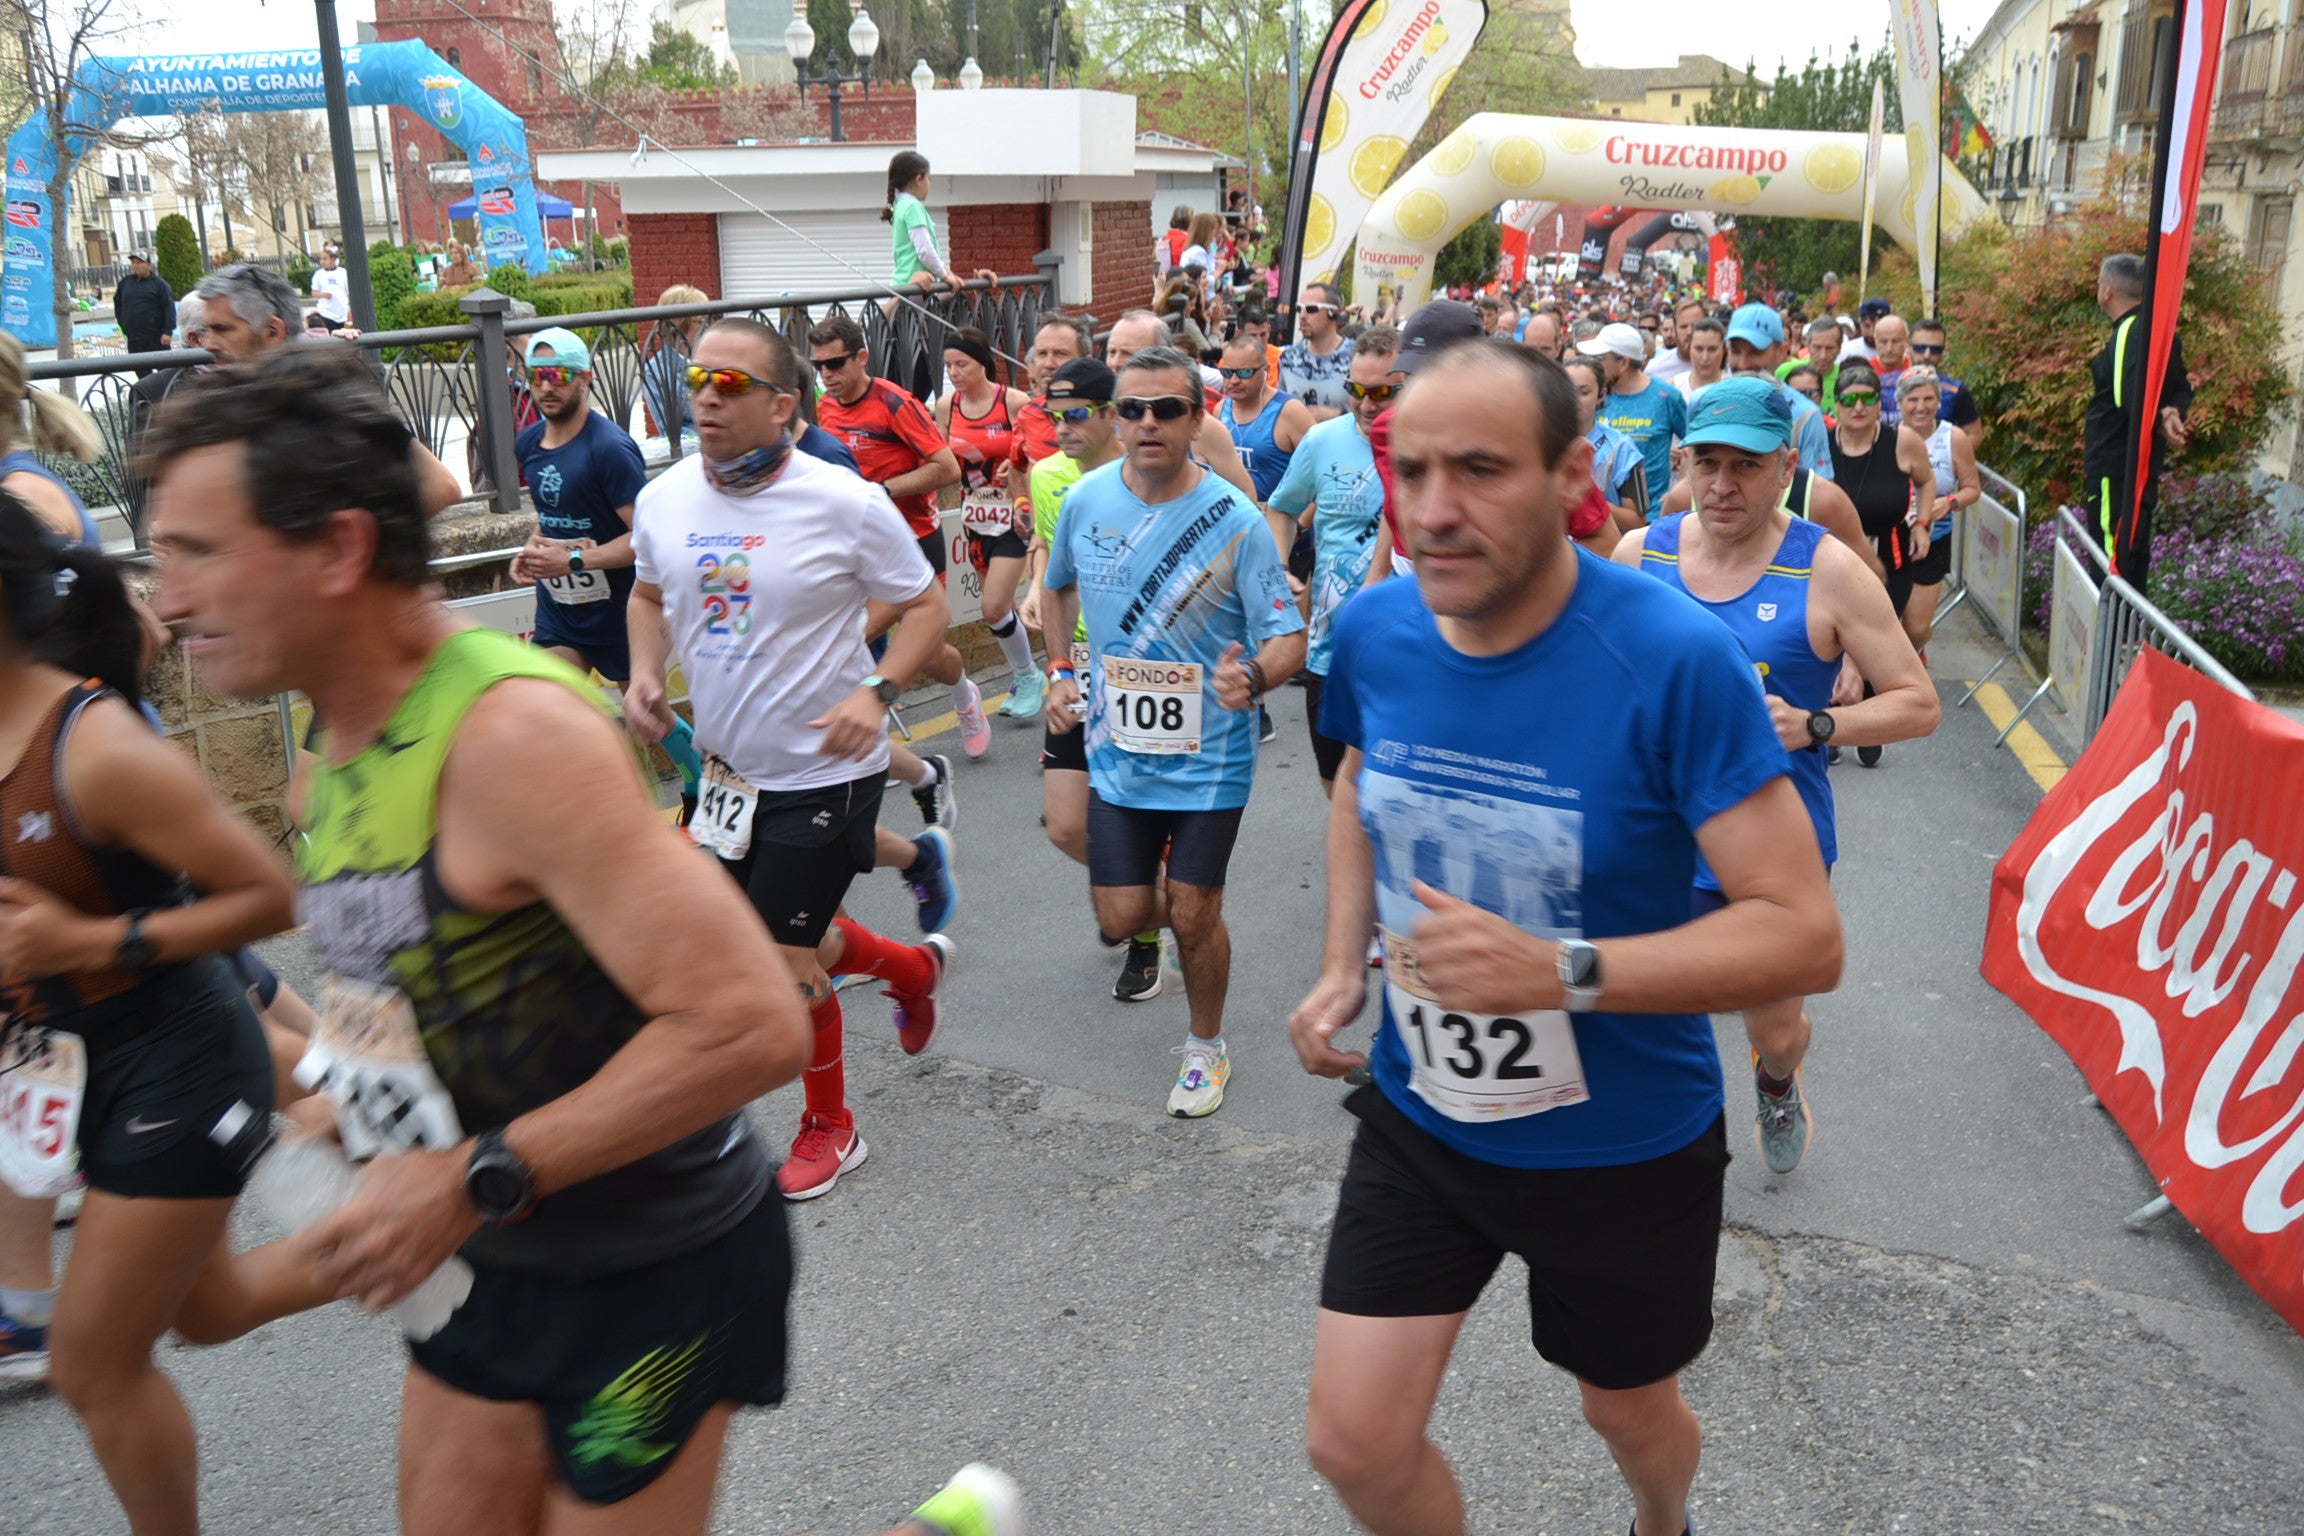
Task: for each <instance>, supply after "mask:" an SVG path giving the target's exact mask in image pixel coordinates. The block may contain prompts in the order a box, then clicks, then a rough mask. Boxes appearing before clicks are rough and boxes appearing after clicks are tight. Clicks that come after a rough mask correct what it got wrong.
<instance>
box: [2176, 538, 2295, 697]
mask: <svg viewBox="0 0 2304 1536" xmlns="http://www.w3.org/2000/svg"><path fill="white" fill-rule="evenodd" d="M2152 601H2153V602H2154V603H2156V604H2158V605H2159V607H2160V610H2161V611H2162V612H2163V613H2165V614H2167V615H2168V617H2170V618H2171V619H2174V620H2175V621H2176V622H2177V624H2179V625H2180V626H2182V627H2183V629H2184V632H2185V633H2186V634H2189V635H2190V636H2191V637H2192V638H2193V639H2195V640H2197V641H2199V642H2200V645H2201V647H2202V648H2203V649H2204V650H2206V651H2207V652H2208V654H2209V655H2211V656H2213V657H2215V658H2216V659H2217V660H2218V661H2220V662H2222V663H2224V665H2226V666H2227V667H2230V668H2231V669H2232V670H2233V671H2234V672H2236V673H2238V674H2239V675H2240V677H2242V678H2243V679H2248V680H2259V681H2282V682H2284V681H2288V680H2291V679H2295V678H2304V560H2299V559H2298V558H2297V557H2296V554H2295V552H2294V551H2293V550H2291V549H2288V548H2285V547H2283V546H2282V545H2281V544H2279V543H2277V542H2275V541H2272V540H2270V539H2253V540H2252V539H2244V538H2225V539H2204V538H2200V537H2198V536H2197V535H2194V534H2190V533H2186V532H2183V531H2181V530H2179V531H2178V532H2175V533H2171V534H2167V535H2165V536H2163V537H2160V538H2157V539H2155V540H2154V541H2153V547H2152Z"/></svg>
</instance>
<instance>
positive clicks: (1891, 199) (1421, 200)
mask: <svg viewBox="0 0 2304 1536" xmlns="http://www.w3.org/2000/svg"><path fill="white" fill-rule="evenodd" d="M1912 197H1913V189H1912V176H1911V159H1910V156H1909V153H1908V151H1907V148H1906V141H1905V139H1904V138H1903V137H1902V136H1900V135H1887V136H1884V137H1883V138H1882V140H1881V144H1880V180H1879V189H1878V196H1877V201H1876V204H1875V207H1874V211H1873V216H1874V218H1875V220H1876V221H1877V222H1878V223H1879V225H1880V227H1881V228H1883V229H1885V230H1886V231H1887V232H1888V235H1889V238H1891V239H1893V240H1894V241H1895V242H1896V243H1897V244H1899V245H1901V246H1903V247H1904V248H1905V249H1906V250H1911V249H1913V247H1914V246H1915V244H1916V238H1917V237H1916V235H1915V233H1914V231H1913V228H1912ZM1512 198H1556V199H1558V200H1559V201H1561V202H1573V203H1600V204H1618V205H1622V206H1624V207H1627V208H1644V209H1663V210H1666V211H1670V210H1673V209H1689V210H1694V209H1705V210H1709V211H1711V212H1714V213H1732V214H1735V215H1737V216H1738V217H1740V218H1770V217H1774V218H1804V219H1849V220H1858V219H1862V218H1863V217H1864V135H1863V134H1861V133H1795V132H1789V131H1786V130H1782V129H1763V128H1702V127H1692V126H1684V125H1681V124H1675V123H1631V122H1613V121H1605V122H1604V121H1598V120H1594V119H1591V118H1567V117H1516V116H1512V115H1510V114H1507V113H1502V112H1481V113H1477V114H1475V115H1474V116H1472V117H1468V118H1466V119H1465V120H1464V123H1463V125H1462V126H1461V127H1459V128H1458V129H1457V130H1456V131H1455V132H1454V133H1451V134H1450V135H1448V137H1446V138H1445V139H1442V140H1441V141H1440V143H1439V144H1438V145H1437V146H1436V147H1435V148H1434V149H1433V151H1432V152H1431V153H1430V154H1428V155H1426V156H1425V157H1424V158H1423V159H1421V160H1419V161H1417V162H1416V164H1415V165H1413V166H1411V167H1410V168H1409V169H1408V170H1407V171H1405V172H1404V173H1402V175H1401V176H1400V179H1399V180H1397V181H1395V182H1394V183H1392V185H1391V186H1389V187H1387V188H1385V189H1384V195H1383V196H1382V197H1379V198H1378V199H1377V200H1376V204H1375V206H1374V207H1372V208H1370V209H1369V210H1368V217H1367V219H1366V220H1365V221H1363V222H1362V224H1361V226H1360V236H1359V244H1358V247H1357V249H1356V253H1355V256H1354V268H1353V278H1354V291H1355V292H1357V293H1363V294H1373V293H1375V291H1376V289H1377V288H1378V286H1379V285H1382V286H1386V287H1390V288H1393V289H1395V290H1397V291H1398V293H1399V296H1400V302H1401V303H1402V304H1404V305H1415V304H1421V303H1423V302H1424V300H1425V299H1427V298H1429V297H1430V296H1431V293H1432V261H1433V258H1434V257H1436V256H1437V255H1439V253H1440V248H1441V247H1442V246H1444V245H1446V244H1447V243H1448V241H1449V239H1450V238H1451V237H1452V236H1454V235H1455V233H1456V232H1457V231H1458V230H1460V229H1462V228H1463V227H1464V226H1465V225H1467V224H1469V223H1471V222H1472V221H1473V220H1474V219H1480V218H1486V217H1487V216H1488V214H1489V211H1490V210H1491V209H1493V208H1495V207H1496V205H1497V204H1498V203H1501V202H1504V201H1506V200H1508V199H1512ZM1942 206H1943V226H1944V232H1945V233H1946V234H1951V233H1953V232H1954V231H1955V230H1958V229H1961V228H1963V227H1965V226H1966V225H1968V224H1969V223H1971V222H1973V221H1974V220H1976V219H1980V218H1983V217H1985V216H1986V214H1987V210H1986V208H1985V205H1984V199H1983V198H1982V197H1980V196H1978V195H1977V192H1976V189H1975V188H1974V187H1972V186H1970V185H1969V184H1968V180H1967V178H1966V177H1964V176H1962V175H1961V174H1960V173H1959V172H1958V171H1957V170H1955V169H1954V168H1953V166H1952V163H1951V162H1950V161H1946V162H1945V163H1944V193H1943V204H1942Z"/></svg>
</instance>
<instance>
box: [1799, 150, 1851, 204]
mask: <svg viewBox="0 0 2304 1536" xmlns="http://www.w3.org/2000/svg"><path fill="white" fill-rule="evenodd" d="M1800 174H1801V175H1802V176H1803V177H1805V178H1807V181H1808V185H1809V186H1810V188H1812V189H1813V190H1815V191H1818V192H1821V193H1823V194H1824V195H1825V196H1826V197H1836V196H1838V195H1839V194H1840V193H1842V192H1845V191H1847V190H1848V189H1849V188H1850V187H1852V186H1854V185H1856V183H1857V182H1858V181H1859V180H1861V179H1862V178H1863V175H1864V156H1863V155H1862V154H1861V153H1859V152H1858V151H1856V150H1854V149H1851V148H1849V147H1848V146H1847V145H1845V144H1819V145H1817V146H1816V147H1815V148H1814V149H1812V150H1810V151H1808V158H1807V159H1805V160H1803V161H1801V162H1800Z"/></svg>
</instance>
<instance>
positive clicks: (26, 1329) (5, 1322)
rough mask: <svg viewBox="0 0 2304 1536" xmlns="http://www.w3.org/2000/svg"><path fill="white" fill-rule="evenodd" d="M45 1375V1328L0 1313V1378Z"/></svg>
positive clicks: (33, 1378)
mask: <svg viewBox="0 0 2304 1536" xmlns="http://www.w3.org/2000/svg"><path fill="white" fill-rule="evenodd" d="M47 1379H48V1330H47V1329H45V1328H34V1327H33V1326H31V1325H30V1324H29V1323H20V1322H18V1321H16V1319H14V1318H12V1317H0V1381H46V1380H47Z"/></svg>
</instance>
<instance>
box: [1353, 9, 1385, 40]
mask: <svg viewBox="0 0 2304 1536" xmlns="http://www.w3.org/2000/svg"><path fill="white" fill-rule="evenodd" d="M1388 8H1389V7H1388V6H1387V5H1386V4H1385V0H1376V3H1375V4H1374V5H1372V6H1370V7H1368V14H1367V15H1365V16H1363V17H1361V18H1360V25H1358V26H1356V27H1354V28H1353V29H1352V41H1354V42H1359V41H1360V40H1361V39H1362V38H1364V37H1367V36H1368V35H1369V34H1371V33H1373V32H1374V31H1375V30H1376V29H1377V28H1378V27H1380V26H1382V25H1384V12H1385V11H1386V10H1387V9H1388Z"/></svg>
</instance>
